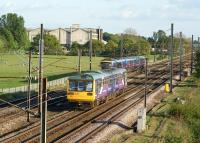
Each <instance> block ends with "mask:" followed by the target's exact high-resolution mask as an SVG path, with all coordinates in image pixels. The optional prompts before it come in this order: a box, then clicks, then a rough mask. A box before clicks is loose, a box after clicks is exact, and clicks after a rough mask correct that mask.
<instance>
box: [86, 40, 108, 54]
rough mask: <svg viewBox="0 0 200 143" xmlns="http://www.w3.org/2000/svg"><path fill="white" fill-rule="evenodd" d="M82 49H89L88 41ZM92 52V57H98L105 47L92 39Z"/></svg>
mask: <svg viewBox="0 0 200 143" xmlns="http://www.w3.org/2000/svg"><path fill="white" fill-rule="evenodd" d="M84 47H85V48H87V49H89V47H90V41H88V42H87V43H86V44H85V45H84ZM92 50H93V51H92V52H93V54H94V56H97V55H100V54H101V53H102V52H103V51H104V50H105V46H104V44H103V43H102V42H101V41H99V40H95V39H93V40H92Z"/></svg>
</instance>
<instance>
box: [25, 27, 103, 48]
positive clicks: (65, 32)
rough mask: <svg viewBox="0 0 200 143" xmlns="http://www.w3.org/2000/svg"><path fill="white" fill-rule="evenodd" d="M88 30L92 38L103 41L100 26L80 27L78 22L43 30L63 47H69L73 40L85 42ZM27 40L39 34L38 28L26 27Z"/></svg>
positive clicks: (87, 39) (88, 35) (88, 38)
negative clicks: (64, 26) (66, 26)
mask: <svg viewBox="0 0 200 143" xmlns="http://www.w3.org/2000/svg"><path fill="white" fill-rule="evenodd" d="M90 31H92V39H96V40H101V41H102V42H104V41H103V29H100V28H97V29H95V28H81V27H80V25H79V24H73V25H72V26H71V27H70V28H58V29H52V30H49V29H45V30H44V32H45V33H48V34H50V35H54V36H55V37H56V38H57V39H58V41H59V42H60V44H61V45H62V46H64V47H70V46H71V45H72V43H73V42H77V43H79V44H85V43H87V42H88V41H89V40H90ZM27 33H28V37H29V40H30V41H31V42H32V41H33V38H34V37H35V36H36V35H38V34H40V28H36V29H27Z"/></svg>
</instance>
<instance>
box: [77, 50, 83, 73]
mask: <svg viewBox="0 0 200 143" xmlns="http://www.w3.org/2000/svg"><path fill="white" fill-rule="evenodd" d="M81 53H82V52H81V49H80V48H79V49H78V72H79V73H81Z"/></svg>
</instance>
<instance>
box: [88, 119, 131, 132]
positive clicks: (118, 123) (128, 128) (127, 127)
mask: <svg viewBox="0 0 200 143" xmlns="http://www.w3.org/2000/svg"><path fill="white" fill-rule="evenodd" d="M92 123H102V124H114V125H118V126H119V127H121V128H123V129H126V130H132V129H133V127H129V126H127V125H125V124H123V123H121V122H117V121H109V120H108V121H96V120H94V121H92Z"/></svg>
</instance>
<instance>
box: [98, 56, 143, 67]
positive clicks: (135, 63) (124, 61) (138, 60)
mask: <svg viewBox="0 0 200 143" xmlns="http://www.w3.org/2000/svg"><path fill="white" fill-rule="evenodd" d="M144 65H145V57H144V56H133V57H125V58H119V59H105V60H102V61H101V62H100V66H101V69H111V68H125V69H127V70H134V69H144Z"/></svg>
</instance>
